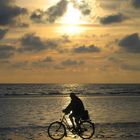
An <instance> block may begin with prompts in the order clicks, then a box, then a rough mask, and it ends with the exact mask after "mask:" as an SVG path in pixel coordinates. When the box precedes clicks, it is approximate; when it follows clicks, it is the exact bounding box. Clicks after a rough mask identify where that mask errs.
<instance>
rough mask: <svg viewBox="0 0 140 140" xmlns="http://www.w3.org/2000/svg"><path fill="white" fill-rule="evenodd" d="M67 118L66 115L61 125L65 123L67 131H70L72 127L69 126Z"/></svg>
mask: <svg viewBox="0 0 140 140" xmlns="http://www.w3.org/2000/svg"><path fill="white" fill-rule="evenodd" d="M65 116H66V115H65V114H64V115H63V117H62V119H61V123H63V124H64V125H65V126H66V127H67V129H68V130H70V128H71V127H70V125H69V123H68V121H67V119H66V117H65Z"/></svg>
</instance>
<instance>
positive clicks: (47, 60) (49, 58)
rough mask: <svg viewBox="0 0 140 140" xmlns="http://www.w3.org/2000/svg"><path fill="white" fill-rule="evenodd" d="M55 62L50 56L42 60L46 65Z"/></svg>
mask: <svg viewBox="0 0 140 140" xmlns="http://www.w3.org/2000/svg"><path fill="white" fill-rule="evenodd" d="M53 61H54V60H53V58H52V57H50V56H48V57H46V58H45V59H43V60H41V62H44V63H51V62H53Z"/></svg>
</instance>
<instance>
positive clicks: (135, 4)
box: [131, 0, 140, 9]
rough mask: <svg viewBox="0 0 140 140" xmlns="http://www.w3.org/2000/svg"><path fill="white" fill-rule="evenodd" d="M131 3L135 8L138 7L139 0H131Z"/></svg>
mask: <svg viewBox="0 0 140 140" xmlns="http://www.w3.org/2000/svg"><path fill="white" fill-rule="evenodd" d="M131 4H132V6H133V7H134V8H136V9H139V8H140V0H131Z"/></svg>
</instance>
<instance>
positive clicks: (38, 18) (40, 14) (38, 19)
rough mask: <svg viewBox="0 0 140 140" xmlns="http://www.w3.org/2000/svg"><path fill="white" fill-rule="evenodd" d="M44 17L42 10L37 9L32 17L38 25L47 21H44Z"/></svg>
mask: <svg viewBox="0 0 140 140" xmlns="http://www.w3.org/2000/svg"><path fill="white" fill-rule="evenodd" d="M44 17H45V12H44V11H43V10H41V9H37V10H35V11H33V13H32V14H31V16H30V18H31V20H33V21H34V22H37V23H40V22H44V21H45V20H46V19H43V18H44Z"/></svg>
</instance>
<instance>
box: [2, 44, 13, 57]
mask: <svg viewBox="0 0 140 140" xmlns="http://www.w3.org/2000/svg"><path fill="white" fill-rule="evenodd" d="M14 51H15V48H14V47H13V46H8V45H0V59H7V58H10V57H11V56H13V55H14Z"/></svg>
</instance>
